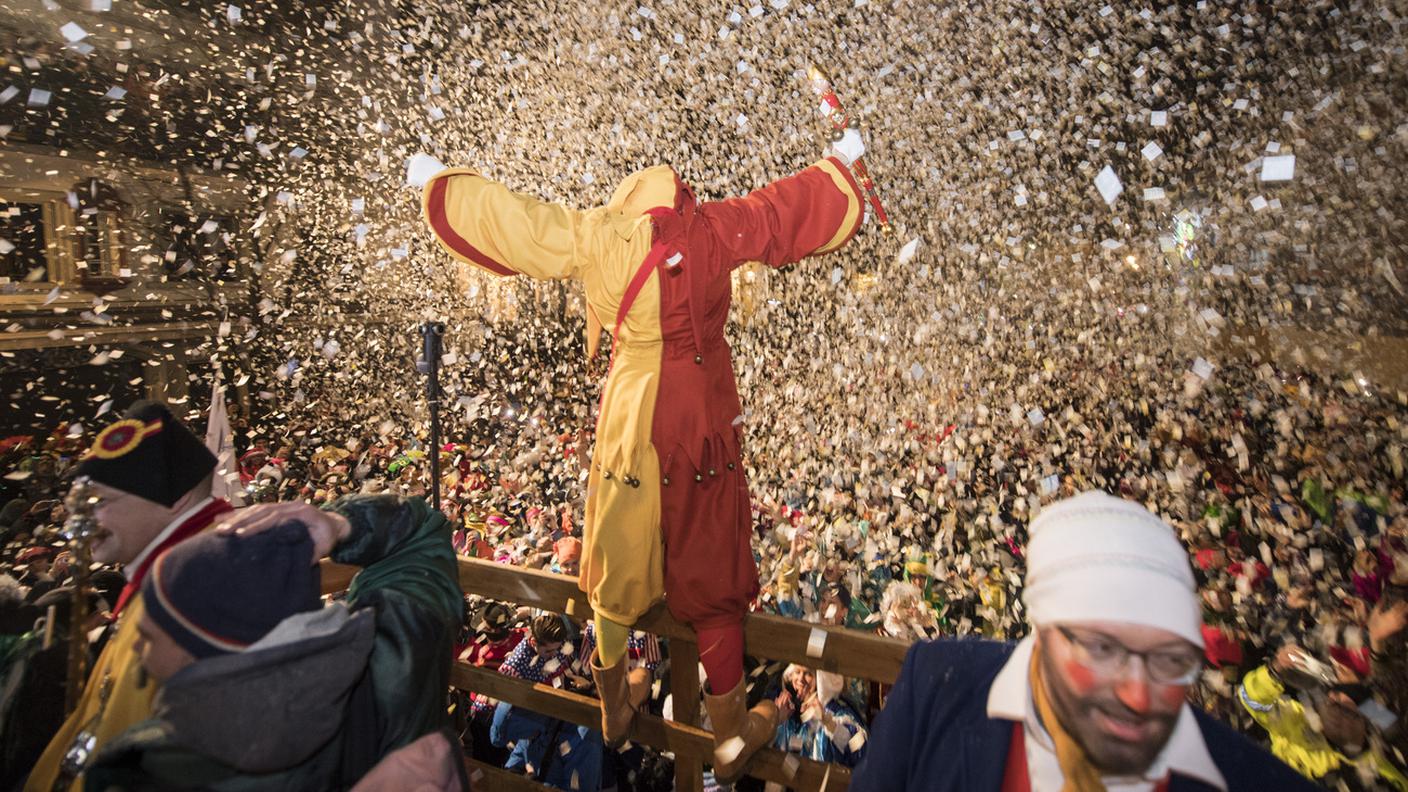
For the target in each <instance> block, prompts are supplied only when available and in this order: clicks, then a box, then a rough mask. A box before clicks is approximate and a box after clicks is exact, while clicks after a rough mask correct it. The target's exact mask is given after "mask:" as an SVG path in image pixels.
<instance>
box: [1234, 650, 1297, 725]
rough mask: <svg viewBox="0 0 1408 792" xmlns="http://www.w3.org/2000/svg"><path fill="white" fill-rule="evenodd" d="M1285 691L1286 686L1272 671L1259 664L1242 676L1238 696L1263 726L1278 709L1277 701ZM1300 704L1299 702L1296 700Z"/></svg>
mask: <svg viewBox="0 0 1408 792" xmlns="http://www.w3.org/2000/svg"><path fill="white" fill-rule="evenodd" d="M1283 692H1285V687H1284V686H1283V685H1282V684H1281V683H1280V682H1277V681H1276V678H1275V677H1273V676H1271V671H1270V670H1269V669H1268V668H1267V667H1266V666H1264V665H1263V666H1258V667H1257V668H1255V669H1253V670H1252V671H1249V672H1248V673H1247V675H1246V676H1245V677H1242V684H1241V685H1239V686H1238V687H1237V698H1239V699H1241V702H1242V706H1243V707H1244V708H1245V709H1246V710H1247V712H1249V713H1251V716H1252V718H1253V719H1254V720H1256V722H1257V723H1259V724H1261V725H1262V727H1266V725H1267V723H1268V721H1269V720H1270V719H1271V713H1272V712H1273V711H1275V709H1276V702H1277V700H1278V699H1280V698H1281V694H1282V693H1283ZM1296 705H1297V706H1299V702H1296Z"/></svg>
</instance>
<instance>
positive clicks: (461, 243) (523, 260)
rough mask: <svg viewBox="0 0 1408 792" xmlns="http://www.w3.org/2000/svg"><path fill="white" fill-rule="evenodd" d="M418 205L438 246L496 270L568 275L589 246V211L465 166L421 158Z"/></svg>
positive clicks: (546, 276)
mask: <svg viewBox="0 0 1408 792" xmlns="http://www.w3.org/2000/svg"><path fill="white" fill-rule="evenodd" d="M426 160H428V164H427V163H422V164H421V166H420V167H422V169H423V171H424V170H435V171H437V172H435V173H433V175H427V174H426V173H424V172H422V173H419V174H417V173H415V169H416V166H415V165H414V164H413V166H412V173H411V177H410V178H411V181H412V183H415V182H418V181H424V193H423V195H422V200H421V205H422V209H423V212H424V215H425V220H426V222H427V223H428V224H429V225H430V229H431V231H433V232H434V233H435V239H436V241H438V242H439V243H440V246H441V247H442V248H444V249H445V250H447V251H449V253H450V255H452V256H454V257H455V258H456V259H458V260H459V261H463V262H465V263H467V264H473V265H475V266H477V267H480V268H482V269H485V270H488V271H489V272H491V273H493V274H495V275H520V274H522V275H527V276H528V277H530V278H536V279H564V278H571V277H573V276H574V275H575V274H576V273H577V271H578V270H579V269H580V267H581V266H582V264H583V259H584V257H585V256H587V255H589V252H590V250H591V248H592V247H593V245H592V243H591V240H590V239H589V237H590V236H592V231H591V229H592V228H594V227H596V224H595V223H594V222H593V221H592V219H591V213H588V212H579V211H576V210H574V209H569V208H567V207H565V206H562V205H560V204H553V203H547V202H545V201H540V200H538V199H536V198H533V197H531V196H527V195H522V194H520V193H516V192H513V191H512V190H509V189H508V188H507V187H505V186H503V185H502V184H499V183H498V182H495V181H491V180H489V179H487V178H485V177H483V176H481V175H480V174H479V173H478V172H476V171H474V170H471V169H468V168H444V169H439V168H437V167H436V166H439V163H438V162H435V161H434V160H433V159H430V158H428V157H427V158H426Z"/></svg>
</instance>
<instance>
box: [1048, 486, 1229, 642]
mask: <svg viewBox="0 0 1408 792" xmlns="http://www.w3.org/2000/svg"><path fill="white" fill-rule="evenodd" d="M1030 533H1031V542H1030V544H1029V545H1028V547H1027V582H1026V589H1025V590H1024V592H1023V595H1022V598H1023V600H1024V601H1025V602H1026V603H1027V612H1028V613H1029V614H1030V615H1031V621H1032V623H1033V624H1035V625H1037V626H1044V625H1048V624H1069V623H1072V622H1086V621H1106V622H1121V623H1125V624H1138V625H1142V626H1145V627H1154V628H1157V629H1161V630H1168V631H1169V632H1171V633H1175V634H1176V635H1178V636H1179V637H1181V638H1184V639H1186V640H1188V641H1190V642H1191V643H1193V644H1196V645H1197V646H1200V647H1201V646H1202V645H1203V633H1202V626H1203V618H1202V606H1201V603H1200V602H1199V600H1198V592H1197V585H1196V583H1195V582H1194V581H1193V570H1192V567H1191V566H1190V565H1189V562H1188V551H1187V550H1185V549H1184V548H1183V545H1182V543H1181V542H1179V541H1178V537H1177V536H1175V535H1174V532H1173V527H1172V526H1170V525H1169V524H1168V523H1166V522H1164V521H1163V520H1161V519H1159V518H1158V517H1156V516H1154V514H1153V513H1152V512H1150V511H1149V510H1148V509H1145V508H1144V507H1143V506H1141V505H1139V504H1138V503H1134V502H1132V501H1127V500H1121V499H1119V498H1115V497H1111V496H1109V495H1106V494H1105V493H1103V492H1098V491H1091V492H1084V493H1081V494H1080V495H1077V496H1075V497H1074V498H1067V499H1066V500H1063V501H1060V502H1057V503H1053V504H1051V505H1050V506H1048V507H1046V508H1045V509H1042V510H1041V514H1039V515H1038V516H1037V518H1036V519H1035V520H1033V521H1032V524H1031V529H1030Z"/></svg>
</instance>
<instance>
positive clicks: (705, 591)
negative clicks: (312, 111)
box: [413, 156, 865, 776]
mask: <svg viewBox="0 0 1408 792" xmlns="http://www.w3.org/2000/svg"><path fill="white" fill-rule="evenodd" d="M427 159H428V158H427ZM847 161H848V160H846V159H842V158H840V157H838V156H832V157H827V158H825V159H822V160H820V161H819V162H817V163H816V164H814V165H812V166H811V167H808V168H806V169H805V170H803V171H802V172H800V173H798V174H796V175H793V176H790V177H788V178H785V179H782V180H780V181H777V182H774V183H772V184H770V185H768V186H767V187H764V188H762V189H760V190H757V191H755V192H753V193H751V194H749V195H748V196H746V197H743V198H734V199H728V200H723V201H705V202H701V201H699V200H697V199H696V198H695V195H694V192H693V191H692V190H691V189H690V187H689V186H688V185H687V184H685V183H684V182H683V181H682V180H681V179H680V178H679V176H678V175H676V173H675V172H674V171H673V170H672V169H670V168H669V167H666V166H656V167H652V168H648V169H646V170H643V171H640V172H638V173H636V174H633V175H632V176H630V177H628V178H627V179H626V180H625V181H624V182H622V183H621V185H620V186H619V187H618V188H617V189H616V191H615V194H614V195H613V196H612V198H611V200H610V201H609V202H608V203H607V205H606V206H603V207H599V208H596V209H591V210H587V211H578V210H575V209H570V208H567V207H564V206H561V205H558V204H551V203H544V202H542V201H539V200H536V199H534V198H532V197H529V196H526V195H521V194H517V193H514V192H511V191H509V190H508V189H507V188H505V187H503V186H502V185H500V184H497V183H495V182H493V181H491V180H489V179H487V178H485V177H483V176H481V175H479V174H478V173H477V172H475V171H473V170H469V169H463V168H449V169H444V170H440V171H439V172H438V173H436V174H435V175H434V176H433V178H429V180H428V181H427V182H426V183H425V190H424V197H423V203H424V212H425V217H426V220H427V221H428V223H429V224H430V227H431V229H432V230H433V231H434V233H435V236H436V238H437V239H438V240H439V242H440V244H441V246H443V247H444V248H445V249H446V250H447V251H449V252H450V254H451V255H452V256H454V257H455V258H456V259H458V260H460V261H463V262H467V263H469V264H473V265H475V266H477V267H479V268H482V269H484V270H487V271H488V272H491V273H493V274H495V275H501V276H513V275H519V274H522V275H527V276H529V277H532V278H542V279H569V278H570V279H574V280H578V281H581V282H582V284H583V286H584V287H585V292H586V301H587V311H588V322H587V324H588V331H589V335H588V338H589V341H588V345H589V354H590V352H591V351H592V347H593V342H594V340H595V338H596V337H597V336H598V335H599V333H600V329H601V328H602V327H603V326H609V327H612V328H613V332H612V335H613V337H614V344H613V352H612V363H611V368H610V372H609V373H608V375H607V378H606V382H605V385H604V386H603V389H602V398H601V408H600V414H599V416H598V419H597V428H596V447H595V450H594V453H593V455H592V460H591V470H590V474H589V479H588V484H587V507H586V525H585V529H584V532H583V541H584V547H583V553H582V559H581V574H580V577H579V580H580V586H581V588H582V590H583V591H584V592H585V593H586V594H587V595H588V597H589V599H590V601H591V604H592V608H593V609H594V610H595V612H596V614H597V633H598V635H599V636H601V637H600V641H601V645H600V646H599V649H598V653H597V655H598V656H597V657H596V658H595V659H594V661H593V671H594V672H595V673H596V675H597V677H598V686H599V688H601V697H602V706H603V714H604V729H605V731H606V736H607V739H608V741H615V740H618V739H621V738H624V734H625V731H626V730H627V729H628V728H629V725H630V718H631V715H632V713H633V710H634V709H635V708H636V707H638V706H639V703H640V702H639V700H638V699H639V697H640V695H641V693H642V688H643V682H644V680H643V679H641V678H640V676H639V674H638V673H632V674H631V675H630V676H629V679H628V677H627V672H626V669H625V668H624V665H625V664H624V663H620V662H619V661H620V660H621V658H622V656H623V655H624V649H625V636H626V632H627V631H626V628H628V627H629V626H630V625H632V624H634V623H635V621H636V619H637V618H638V617H639V616H640V615H641V614H643V613H644V612H645V611H646V610H647V609H649V608H650V607H651V605H653V604H654V603H655V602H656V601H657V600H659V599H661V598H662V597H663V598H664V599H665V602H666V604H667V605H668V607H669V609H670V612H671V613H672V614H673V615H674V616H675V618H677V619H679V620H680V621H682V622H685V623H688V624H690V625H692V626H693V628H694V629H695V631H696V632H697V633H698V637H699V647H700V655H701V660H702V662H703V664H704V667H705V670H706V672H707V674H708V677H709V688H710V690H711V694H710V695H706V697H705V703H706V705H707V707H708V709H709V712H710V715H711V720H712V722H713V725H714V729H715V735H716V737H715V738H716V741H718V742H721V743H722V742H724V741H726V740H727V738H729V737H741V738H742V740H743V742H744V743H745V744H746V747H745V749H744V750H743V751H742V752H731V753H735V755H732V756H718V757H716V758H717V759H719V760H720V761H719V763H717V764H716V770H718V769H720V767H722V769H723V772H721V775H725V776H727V775H731V774H736V772H738V771H741V769H742V763H743V761H744V760H746V758H747V756H748V755H749V754H751V753H752V751H753V750H755V748H756V745H755V743H756V744H761V743H762V742H765V741H770V739H771V724H770V723H765V722H766V721H768V720H769V719H770V717H772V716H771V714H770V713H769V712H768V711H767V710H766V708H763V709H761V710H759V709H755V711H754V712H753V713H745V712H744V705H743V684H742V676H743V667H742V650H743V637H742V622H743V617H744V615H745V614H746V613H747V611H748V609H749V606H750V603H751V602H752V600H753V599H754V597H755V596H756V595H757V593H758V588H759V587H758V572H757V568H756V566H755V564H754V561H753V553H752V549H751V547H750V544H749V539H750V536H751V533H752V525H751V508H750V505H749V497H748V482H747V480H746V479H745V476H744V467H743V460H742V454H741V450H740V446H741V440H742V432H741V424H742V407H741V404H740V402H739V397H738V391H737V389H736V385H735V379H734V372H733V365H732V361H731V360H730V350H729V345H728V342H727V341H726V340H725V338H724V324H725V322H726V320H727V318H728V312H729V305H730V301H731V298H732V282H731V280H730V277H729V276H730V273H731V272H732V271H733V270H734V269H735V268H737V267H739V266H741V265H743V264H745V263H747V262H752V261H760V262H763V263H765V264H768V265H770V266H773V267H781V266H784V265H786V264H791V263H794V262H796V261H799V260H801V259H803V258H806V257H808V256H813V255H818V254H822V253H827V252H830V251H833V250H836V249H837V248H840V247H841V246H842V245H844V244H846V242H847V241H848V240H850V239H851V238H852V237H853V236H854V235H855V233H856V232H857V230H859V228H860V226H861V223H862V221H863V220H864V218H865V205H864V197H863V195H862V192H861V190H860V189H859V188H858V186H857V184H856V182H855V179H854V178H853V176H852V174H851V172H850V171H849V169H848V167H847V164H846V163H847ZM432 162H433V160H432ZM436 164H437V165H438V163H436ZM413 167H414V163H413ZM607 322H610V324H609V325H608V324H607ZM713 694H718V695H713ZM764 731H766V733H767V734H766V739H762V738H761V735H762V732H764Z"/></svg>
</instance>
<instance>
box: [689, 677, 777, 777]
mask: <svg viewBox="0 0 1408 792" xmlns="http://www.w3.org/2000/svg"><path fill="white" fill-rule="evenodd" d="M747 702H748V694H747V691H746V690H745V689H744V687H743V680H739V682H738V684H737V685H735V686H734V688H733V690H730V691H729V692H727V693H725V694H723V695H722V696H711V695H709V694H708V693H705V694H704V708H705V709H706V710H708V712H709V722H710V723H712V724H713V726H714V777H715V778H716V779H718V782H719V783H720V784H732V783H733V782H734V781H737V780H738V778H739V777H740V776H742V775H743V771H744V770H745V769H746V768H747V766H748V760H749V759H751V758H753V754H755V753H757V752H758V749H759V748H762V747H763V746H766V745H770V744H772V741H773V737H774V735H775V734H776V733H777V705H776V704H774V703H772V702H771V701H769V700H768V699H763V700H762V701H760V702H758V705H757V706H755V707H753V709H751V710H744V706H745V705H746V704H747Z"/></svg>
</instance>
